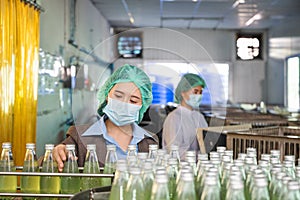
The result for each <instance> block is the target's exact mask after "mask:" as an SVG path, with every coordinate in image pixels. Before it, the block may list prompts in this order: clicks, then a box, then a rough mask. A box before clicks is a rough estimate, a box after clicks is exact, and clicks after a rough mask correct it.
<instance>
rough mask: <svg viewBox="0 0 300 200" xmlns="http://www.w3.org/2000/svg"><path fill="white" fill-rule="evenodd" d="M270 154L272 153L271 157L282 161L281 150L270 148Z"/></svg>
mask: <svg viewBox="0 0 300 200" xmlns="http://www.w3.org/2000/svg"><path fill="white" fill-rule="evenodd" d="M270 154H271V159H272V158H277V160H278V161H279V162H280V155H281V154H280V150H278V149H272V150H270Z"/></svg>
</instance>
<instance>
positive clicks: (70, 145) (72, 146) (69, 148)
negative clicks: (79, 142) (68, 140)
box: [66, 144, 75, 151]
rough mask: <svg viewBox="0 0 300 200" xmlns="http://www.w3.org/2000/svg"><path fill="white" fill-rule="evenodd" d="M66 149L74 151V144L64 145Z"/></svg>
mask: <svg viewBox="0 0 300 200" xmlns="http://www.w3.org/2000/svg"><path fill="white" fill-rule="evenodd" d="M66 149H67V150H68V151H72V150H75V144H66Z"/></svg>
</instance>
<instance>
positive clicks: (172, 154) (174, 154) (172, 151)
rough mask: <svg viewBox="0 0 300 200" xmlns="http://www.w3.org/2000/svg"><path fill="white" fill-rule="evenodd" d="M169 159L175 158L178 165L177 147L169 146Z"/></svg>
mask: <svg viewBox="0 0 300 200" xmlns="http://www.w3.org/2000/svg"><path fill="white" fill-rule="evenodd" d="M169 155H170V158H175V159H176V160H177V163H178V164H179V163H180V156H179V146H178V145H175V144H172V145H171V146H170V152H169Z"/></svg>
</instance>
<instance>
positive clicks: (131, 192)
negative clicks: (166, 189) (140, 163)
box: [125, 167, 146, 200]
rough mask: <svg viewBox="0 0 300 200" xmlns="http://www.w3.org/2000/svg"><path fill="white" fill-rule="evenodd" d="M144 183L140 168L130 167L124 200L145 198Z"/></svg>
mask: <svg viewBox="0 0 300 200" xmlns="http://www.w3.org/2000/svg"><path fill="white" fill-rule="evenodd" d="M145 192H146V191H145V185H144V182H143V179H142V176H141V169H140V168H137V167H132V168H131V169H130V171H129V180H128V184H127V187H126V192H125V199H126V200H140V199H144V198H145V195H144V194H145Z"/></svg>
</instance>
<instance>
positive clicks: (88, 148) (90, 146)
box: [86, 144, 96, 150]
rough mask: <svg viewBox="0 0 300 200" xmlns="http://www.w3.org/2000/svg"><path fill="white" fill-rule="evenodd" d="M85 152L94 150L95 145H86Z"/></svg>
mask: <svg viewBox="0 0 300 200" xmlns="http://www.w3.org/2000/svg"><path fill="white" fill-rule="evenodd" d="M86 149H87V150H96V145H95V144H88V145H86Z"/></svg>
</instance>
